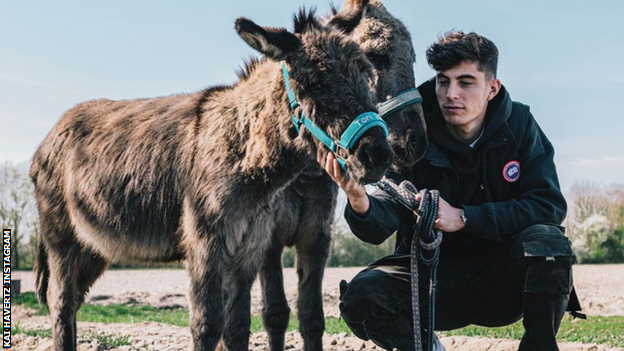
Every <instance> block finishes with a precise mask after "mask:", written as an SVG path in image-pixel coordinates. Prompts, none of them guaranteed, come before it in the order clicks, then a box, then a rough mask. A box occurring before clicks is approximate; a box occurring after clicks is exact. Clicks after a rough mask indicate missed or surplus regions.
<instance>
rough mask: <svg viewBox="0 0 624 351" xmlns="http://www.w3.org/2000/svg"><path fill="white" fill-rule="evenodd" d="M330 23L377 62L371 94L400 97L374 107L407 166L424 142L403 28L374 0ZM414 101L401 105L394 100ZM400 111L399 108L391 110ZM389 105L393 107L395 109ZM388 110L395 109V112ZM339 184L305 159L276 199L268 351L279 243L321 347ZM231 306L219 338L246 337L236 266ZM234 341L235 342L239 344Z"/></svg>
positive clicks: (301, 310) (306, 322) (277, 322)
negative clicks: (290, 251)
mask: <svg viewBox="0 0 624 351" xmlns="http://www.w3.org/2000/svg"><path fill="white" fill-rule="evenodd" d="M328 24H329V25H330V26H333V27H336V28H339V29H341V30H342V31H344V32H345V33H349V34H350V35H351V36H352V37H353V38H354V40H355V41H356V42H357V43H358V44H359V45H360V46H361V48H362V49H363V50H364V52H365V53H366V55H367V56H368V58H369V59H370V60H371V61H372V62H373V64H374V65H375V69H376V72H377V81H376V83H375V84H374V87H373V88H374V89H373V90H374V92H375V95H376V97H377V100H378V101H379V102H384V101H386V100H388V99H391V98H394V97H397V96H398V95H401V93H404V94H402V95H401V96H402V97H405V98H406V99H403V100H401V99H396V100H392V101H390V103H389V104H386V105H384V107H383V108H380V113H382V111H386V112H387V113H386V114H385V115H384V116H383V117H384V119H385V120H386V122H387V123H388V129H389V132H390V136H389V141H390V144H391V146H392V150H393V152H394V154H395V163H394V164H393V168H396V169H397V170H398V168H400V167H409V166H412V165H413V164H414V163H415V162H416V161H418V160H419V159H420V158H421V157H422V156H423V155H424V152H425V150H426V147H427V141H426V140H427V138H426V132H425V122H424V118H423V112H422V107H421V104H420V102H416V101H417V100H416V99H415V97H414V95H415V94H417V93H416V92H415V91H414V90H410V89H414V88H415V80H414V70H413V64H414V62H415V53H414V49H413V46H412V41H411V37H410V34H409V32H408V31H407V28H406V27H405V26H404V25H403V23H401V22H400V21H399V20H398V19H396V18H395V17H393V16H392V15H391V14H389V13H388V11H387V10H386V9H385V7H384V6H383V5H382V4H381V2H380V1H370V3H369V2H368V1H364V0H353V1H350V0H347V1H346V3H345V6H344V8H343V10H342V11H341V12H340V13H337V12H336V11H335V13H334V16H333V17H332V18H331V19H329V20H328ZM401 101H403V102H412V103H413V104H407V105H406V106H405V107H403V106H401V104H400V102H401ZM397 109H398V110H397ZM393 110H394V111H393ZM393 112H394V113H393ZM337 193H338V189H337V186H336V184H335V183H334V182H333V181H332V179H331V178H330V177H329V176H328V175H327V174H326V173H325V171H324V170H323V169H321V168H320V167H319V166H318V164H315V163H314V164H310V166H308V167H307V168H306V169H305V170H304V172H303V173H302V174H301V175H300V176H299V177H298V178H297V179H296V180H295V181H294V182H293V183H291V184H290V185H289V186H288V187H287V188H286V189H284V191H283V192H281V193H279V194H278V196H277V197H276V199H275V203H274V209H275V211H276V212H275V215H276V218H275V224H276V226H275V229H274V231H273V238H272V240H271V243H270V247H269V249H268V251H267V255H266V258H265V260H264V262H263V265H262V267H261V268H260V280H261V284H262V291H263V299H264V307H263V311H262V317H263V322H264V325H265V329H266V330H267V332H268V335H269V341H270V348H271V350H273V351H279V350H284V346H285V345H284V334H285V332H286V328H287V326H288V320H289V316H290V308H289V307H288V303H287V300H286V297H285V294H284V283H283V275H282V265H281V257H282V251H283V249H284V247H285V246H294V247H295V250H296V257H297V258H296V266H297V275H298V277H299V294H298V300H297V309H298V317H299V326H300V331H301V334H302V336H303V339H304V343H305V344H304V345H305V350H308V351H311V350H315V351H316V350H322V336H323V332H324V329H325V324H324V314H323V300H322V292H321V284H322V278H323V272H324V267H325V263H326V261H327V258H328V254H329V247H330V241H331V224H332V219H333V214H334V210H335V206H336V196H337ZM229 272H230V273H228V275H229V276H230V282H231V284H232V285H231V286H230V287H226V291H227V292H228V294H230V299H231V303H229V304H228V306H230V308H231V310H229V311H228V312H226V318H228V325H230V326H231V328H230V327H228V328H226V330H225V331H224V333H225V334H224V341H225V343H226V345H225V346H226V347H229V343H232V341H231V340H235V339H236V338H238V339H241V340H242V339H244V340H247V336H248V330H246V329H244V328H245V326H243V325H240V324H237V322H236V321H238V320H241V319H242V318H241V316H242V315H245V312H246V313H249V312H248V311H249V302H248V299H249V288H247V289H246V290H238V289H237V287H239V288H240V287H243V286H245V284H241V283H240V282H239V281H240V280H244V281H246V282H247V285H250V284H251V281H252V280H253V275H252V274H253V272H251V271H247V272H242V271H241V270H239V269H238V267H232V269H231V270H229ZM242 342H243V341H240V342H239V343H242Z"/></svg>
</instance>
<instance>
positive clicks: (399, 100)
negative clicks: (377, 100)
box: [377, 88, 422, 117]
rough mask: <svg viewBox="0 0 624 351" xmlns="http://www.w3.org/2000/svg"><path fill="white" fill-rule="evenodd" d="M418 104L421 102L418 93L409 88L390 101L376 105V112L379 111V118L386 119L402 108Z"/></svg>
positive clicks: (416, 90) (414, 89)
mask: <svg viewBox="0 0 624 351" xmlns="http://www.w3.org/2000/svg"><path fill="white" fill-rule="evenodd" d="M418 102H422V96H420V92H419V91H418V89H416V88H410V89H407V90H404V91H402V92H401V93H399V94H398V95H397V96H395V97H393V98H392V99H390V100H387V101H384V102H382V103H381V104H379V105H377V110H378V111H379V115H380V116H382V117H386V116H388V115H391V114H393V113H395V112H397V111H398V110H400V109H402V108H403V107H406V106H409V105H413V104H415V103H418Z"/></svg>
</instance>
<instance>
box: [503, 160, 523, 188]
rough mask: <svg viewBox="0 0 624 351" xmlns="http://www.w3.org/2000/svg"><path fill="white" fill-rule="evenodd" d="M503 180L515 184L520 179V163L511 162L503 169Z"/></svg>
mask: <svg viewBox="0 0 624 351" xmlns="http://www.w3.org/2000/svg"><path fill="white" fill-rule="evenodd" d="M503 178H505V180H506V181H508V182H509V183H513V182H515V181H517V180H518V179H520V162H518V161H509V162H507V164H506V165H505V167H503Z"/></svg>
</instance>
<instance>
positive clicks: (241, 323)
mask: <svg viewBox="0 0 624 351" xmlns="http://www.w3.org/2000/svg"><path fill="white" fill-rule="evenodd" d="M250 267H251V268H250ZM256 273H257V270H256V269H255V265H254V264H249V263H247V262H242V263H241V262H238V261H236V262H231V263H230V264H229V265H228V266H227V267H226V268H225V270H224V277H223V289H224V292H226V294H225V295H224V296H225V298H226V301H225V329H223V344H224V345H225V348H226V349H227V350H229V351H237V350H248V349H249V329H250V328H251V316H250V309H251V285H252V284H253V281H254V279H255V277H256Z"/></svg>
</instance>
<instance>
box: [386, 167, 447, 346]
mask: <svg viewBox="0 0 624 351" xmlns="http://www.w3.org/2000/svg"><path fill="white" fill-rule="evenodd" d="M376 185H377V187H379V188H380V189H381V190H383V191H385V192H387V193H388V194H390V195H391V196H392V197H393V198H394V199H395V200H396V201H397V202H399V203H400V204H402V205H403V206H405V207H407V208H408V209H409V210H410V211H412V212H415V213H416V226H415V227H414V235H413V237H412V245H411V255H410V256H411V257H410V265H411V280H412V284H411V288H412V318H413V323H414V345H415V348H416V351H422V350H427V351H432V350H433V344H434V335H435V334H434V327H435V300H436V299H435V298H436V292H437V286H438V262H439V258H440V243H441V242H442V232H441V231H440V230H434V228H433V225H434V224H435V220H436V218H437V216H438V205H439V203H440V193H439V192H438V191H437V190H431V191H429V190H427V189H423V190H422V191H421V192H420V194H421V198H420V201H418V200H416V194H417V193H418V190H417V189H416V187H415V186H414V185H413V184H412V183H410V182H409V181H403V182H401V184H400V185H396V184H395V183H393V182H392V181H390V180H389V179H387V178H385V177H384V178H383V179H382V180H381V181H380V182H378V183H377V184H376ZM419 258H420V260H421V261H422V262H423V264H425V265H426V266H427V267H429V271H430V275H429V309H428V315H429V323H428V326H427V327H428V328H427V342H426V345H425V349H423V345H422V338H421V326H420V305H419V291H418V259H419Z"/></svg>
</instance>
